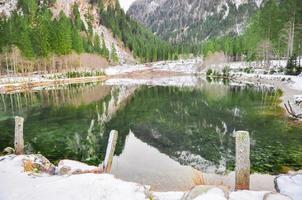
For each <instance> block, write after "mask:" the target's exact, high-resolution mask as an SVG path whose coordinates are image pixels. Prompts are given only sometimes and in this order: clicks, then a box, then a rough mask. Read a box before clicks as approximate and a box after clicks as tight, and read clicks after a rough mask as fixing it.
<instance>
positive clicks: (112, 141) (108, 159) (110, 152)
mask: <svg viewBox="0 0 302 200" xmlns="http://www.w3.org/2000/svg"><path fill="white" fill-rule="evenodd" d="M117 137H118V132H117V131H115V130H112V131H111V132H110V135H109V139H108V145H107V150H106V156H105V161H104V172H105V173H110V172H111V167H112V160H113V156H114V151H115V146H116V143H117Z"/></svg>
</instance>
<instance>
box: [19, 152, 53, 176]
mask: <svg viewBox="0 0 302 200" xmlns="http://www.w3.org/2000/svg"><path fill="white" fill-rule="evenodd" d="M22 162H23V167H24V172H31V173H46V174H50V175H54V174H55V172H56V167H55V166H54V165H53V164H52V163H51V162H50V161H49V160H48V159H47V158H45V157H44V156H42V155H41V154H35V155H28V156H24V158H23V159H22Z"/></svg>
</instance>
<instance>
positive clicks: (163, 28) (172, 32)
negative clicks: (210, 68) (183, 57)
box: [127, 0, 263, 43]
mask: <svg viewBox="0 0 302 200" xmlns="http://www.w3.org/2000/svg"><path fill="white" fill-rule="evenodd" d="M262 4H263V1H262V0H249V1H246V0H239V1H238V0H215V1H208V0H191V1H183V0H137V1H135V2H134V3H133V5H132V6H131V7H130V9H129V10H128V12H127V13H128V14H129V15H130V16H131V17H132V18H133V19H136V20H138V21H140V22H141V23H143V24H144V25H146V26H147V27H149V28H150V29H151V30H152V31H153V32H155V33H156V34H157V35H159V36H161V37H162V38H164V39H166V40H169V41H170V42H173V43H192V42H193V43H196V42H200V41H203V40H207V39H211V38H215V37H220V36H224V35H238V34H241V33H242V32H243V31H244V30H245V25H246V24H247V21H248V20H249V18H250V17H251V16H253V15H254V14H255V12H256V11H257V10H258V9H259V7H260V6H261V5H262Z"/></svg>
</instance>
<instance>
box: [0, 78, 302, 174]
mask: <svg viewBox="0 0 302 200" xmlns="http://www.w3.org/2000/svg"><path fill="white" fill-rule="evenodd" d="M183 79H185V78H183ZM160 80H162V81H161V83H162V85H165V84H168V85H175V83H174V82H173V81H171V80H172V79H169V80H166V81H164V79H162V78H161V79H160ZM127 81H128V84H125V85H123V86H120V85H116V84H114V81H113V82H111V86H106V85H100V84H77V85H70V86H66V87H62V88H53V89H49V90H41V91H34V92H24V93H16V94H8V95H1V103H0V130H1V131H0V137H1V140H0V148H1V149H3V148H4V147H6V146H12V145H13V131H14V130H13V129H14V121H13V117H14V116H15V115H21V116H23V117H25V127H24V129H25V130H24V132H25V141H26V144H27V147H28V148H27V149H30V150H31V151H33V152H41V153H43V154H44V155H46V156H47V157H48V158H50V159H51V160H52V161H57V160H58V159H62V158H70V159H77V160H82V161H85V162H87V163H93V164H99V163H100V162H101V161H102V159H103V156H104V153H105V149H106V145H107V140H108V134H109V132H110V130H112V129H116V130H118V131H119V133H120V134H119V138H118V145H117V152H116V153H117V155H121V158H122V157H123V155H125V154H123V153H125V151H127V145H126V148H125V142H126V137H127V135H128V133H129V130H132V131H133V134H134V135H133V137H135V138H137V139H138V140H140V141H142V142H143V143H146V144H148V145H150V146H152V147H154V148H156V149H157V150H158V151H159V152H161V153H163V154H165V155H167V156H168V157H166V158H167V159H168V158H169V159H170V160H171V159H173V160H174V162H176V163H179V164H181V165H189V166H192V167H194V168H195V169H198V170H201V171H203V172H209V173H214V172H215V173H224V172H226V171H228V170H232V169H233V168H234V138H233V132H234V131H236V130H248V131H249V132H250V133H251V137H252V141H253V142H252V155H251V156H252V170H254V171H258V172H271V173H277V172H281V171H283V170H286V169H289V168H293V169H298V168H301V166H302V155H301V152H302V135H301V134H300V132H301V128H300V127H296V126H294V125H292V124H289V123H288V122H287V119H286V118H284V117H282V115H281V114H282V109H281V108H280V107H279V106H278V105H279V103H280V102H279V97H280V95H281V94H280V93H279V92H278V91H274V90H272V89H271V88H262V87H253V88H251V87H246V86H238V85H232V84H231V85H224V84H223V83H221V82H217V83H211V84H209V83H206V82H205V81H203V80H202V79H199V78H196V77H195V78H194V77H193V78H192V82H193V83H194V84H193V85H192V86H189V85H187V86H185V87H178V86H152V87H150V86H144V84H145V83H143V85H141V84H138V82H139V81H136V83H135V84H130V83H131V81H130V82H129V80H128V79H127ZM179 83H181V82H179ZM150 84H151V83H150ZM138 85H140V86H138ZM176 85H177V84H176ZM129 137H132V136H129ZM128 146H129V145H128ZM134 146H135V145H134ZM129 148H130V147H129ZM131 151H132V152H134V151H137V152H136V153H137V154H136V155H138V154H139V155H140V159H143V158H144V156H146V155H144V151H143V150H142V149H140V148H139V147H135V148H132V150H131ZM131 155H132V154H130V157H131ZM133 159H135V158H129V154H128V156H127V159H124V161H123V162H122V163H123V164H122V165H129V164H130V163H127V160H129V162H130V160H133ZM145 161H147V158H146V160H145ZM169 162H170V161H169ZM138 164H139V163H138ZM143 164H144V159H143V160H142V162H141V165H137V167H140V168H144V167H146V166H144V165H143ZM153 167H154V166H153ZM153 167H152V168H153ZM123 169H125V168H123V167H120V168H118V169H116V170H117V171H115V172H116V173H117V174H119V175H120V176H127V173H126V174H125V173H124V172H123V173H122V171H123ZM150 173H152V171H151V172H150ZM128 174H129V177H130V174H132V175H133V172H128ZM150 176H151V175H150Z"/></svg>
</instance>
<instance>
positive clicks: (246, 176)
mask: <svg viewBox="0 0 302 200" xmlns="http://www.w3.org/2000/svg"><path fill="white" fill-rule="evenodd" d="M235 136H236V166H235V168H236V169H235V171H236V172H235V173H236V174H235V179H236V181H235V182H236V183H235V189H236V190H249V188H250V136H249V132H247V131H237V132H236V133H235Z"/></svg>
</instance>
